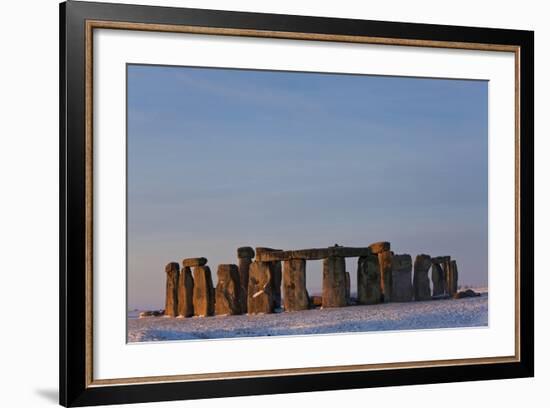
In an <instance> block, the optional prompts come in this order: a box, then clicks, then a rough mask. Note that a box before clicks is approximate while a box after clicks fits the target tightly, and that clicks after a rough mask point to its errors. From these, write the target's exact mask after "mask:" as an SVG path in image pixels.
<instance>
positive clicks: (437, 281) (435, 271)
mask: <svg viewBox="0 0 550 408" xmlns="http://www.w3.org/2000/svg"><path fill="white" fill-rule="evenodd" d="M432 287H433V296H442V295H444V294H445V274H444V273H443V269H441V266H440V265H439V264H438V263H437V262H434V263H432Z"/></svg>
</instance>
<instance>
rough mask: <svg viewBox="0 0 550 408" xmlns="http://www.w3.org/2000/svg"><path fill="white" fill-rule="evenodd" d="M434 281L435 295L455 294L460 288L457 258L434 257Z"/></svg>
mask: <svg viewBox="0 0 550 408" xmlns="http://www.w3.org/2000/svg"><path fill="white" fill-rule="evenodd" d="M434 271H435V272H436V273H435V275H434ZM432 283H433V286H434V293H433V296H453V295H454V294H455V293H456V291H457V289H458V269H457V265H456V260H453V259H451V257H450V256H436V257H433V258H432Z"/></svg>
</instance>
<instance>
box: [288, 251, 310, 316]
mask: <svg viewBox="0 0 550 408" xmlns="http://www.w3.org/2000/svg"><path fill="white" fill-rule="evenodd" d="M283 290H284V293H283V297H284V306H285V311H287V312H294V311H297V310H305V309H308V308H309V295H308V293H307V289H306V261H305V260H304V259H289V260H288V261H284V264H283Z"/></svg>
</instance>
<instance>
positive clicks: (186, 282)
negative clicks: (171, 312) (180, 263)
mask: <svg viewBox="0 0 550 408" xmlns="http://www.w3.org/2000/svg"><path fill="white" fill-rule="evenodd" d="M194 287H195V284H194V282H193V274H192V272H191V268H190V267H188V266H184V267H183V268H182V269H181V271H180V274H179V279H178V317H179V316H181V317H191V316H193V314H194V313H195V312H194V310H193V289H194Z"/></svg>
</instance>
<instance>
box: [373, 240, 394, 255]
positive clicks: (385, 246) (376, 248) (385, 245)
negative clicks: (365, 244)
mask: <svg viewBox="0 0 550 408" xmlns="http://www.w3.org/2000/svg"><path fill="white" fill-rule="evenodd" d="M390 246H391V245H390V243H389V242H386V241H380V242H375V243H374V244H370V245H369V248H370V250H371V251H372V253H373V254H379V253H380V252H385V251H389V250H390Z"/></svg>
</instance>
